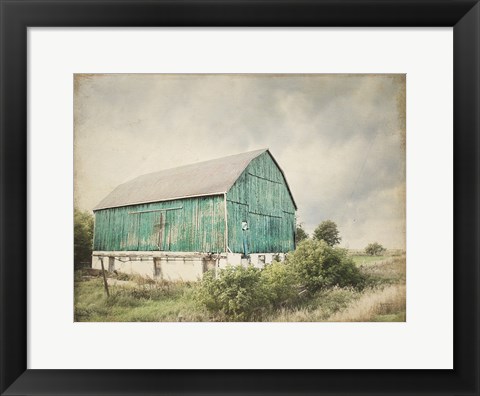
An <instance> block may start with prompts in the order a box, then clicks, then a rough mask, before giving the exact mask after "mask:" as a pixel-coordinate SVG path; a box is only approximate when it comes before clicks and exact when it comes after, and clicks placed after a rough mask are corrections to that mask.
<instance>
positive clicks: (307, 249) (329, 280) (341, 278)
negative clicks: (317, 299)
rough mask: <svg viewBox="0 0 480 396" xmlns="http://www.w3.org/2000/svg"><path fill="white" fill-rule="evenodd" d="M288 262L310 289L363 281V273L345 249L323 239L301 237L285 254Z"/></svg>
mask: <svg viewBox="0 0 480 396" xmlns="http://www.w3.org/2000/svg"><path fill="white" fill-rule="evenodd" d="M287 263H288V264H289V265H291V266H292V270H293V271H294V272H295V275H296V277H297V279H298V281H299V282H300V283H301V284H302V285H304V286H305V287H306V288H307V289H308V290H309V291H310V292H316V291H317V290H321V289H325V288H327V287H332V286H340V287H345V286H353V287H357V288H362V287H363V285H364V281H365V276H364V275H362V273H361V272H360V271H359V269H358V268H357V267H356V266H355V264H354V262H353V260H352V259H351V258H349V257H348V255H347V250H346V249H340V248H335V247H332V246H329V245H328V244H327V243H326V242H325V241H323V240H320V241H319V240H305V241H302V242H301V243H300V244H299V245H298V247H297V249H296V250H295V251H294V252H292V253H291V254H290V255H289V256H288V257H287Z"/></svg>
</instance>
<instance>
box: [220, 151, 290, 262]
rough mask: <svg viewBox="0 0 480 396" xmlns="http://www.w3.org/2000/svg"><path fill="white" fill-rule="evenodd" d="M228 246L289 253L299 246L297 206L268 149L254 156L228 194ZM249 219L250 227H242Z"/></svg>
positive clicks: (243, 251)
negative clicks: (296, 234)
mask: <svg viewBox="0 0 480 396" xmlns="http://www.w3.org/2000/svg"><path fill="white" fill-rule="evenodd" d="M226 200H227V219H228V247H229V249H230V250H231V251H232V252H235V253H245V251H247V252H248V253H264V252H272V253H281V252H283V253H285V252H288V251H291V250H293V249H294V248H295V246H294V236H295V209H296V205H295V202H294V200H293V198H292V196H291V193H290V189H289V187H288V184H287V182H286V179H285V176H284V174H283V172H282V170H281V169H280V168H279V166H278V165H277V163H276V161H275V160H274V159H273V157H272V155H271V154H270V152H269V151H268V150H267V151H265V152H263V153H262V154H260V155H259V156H257V157H256V158H254V159H253V160H252V161H251V162H250V163H249V164H248V166H247V167H246V169H245V170H244V171H243V173H242V174H241V176H240V177H239V178H238V179H237V181H236V182H235V183H234V185H233V186H232V187H231V188H230V190H229V191H228V192H227V194H226ZM242 222H247V224H248V230H242Z"/></svg>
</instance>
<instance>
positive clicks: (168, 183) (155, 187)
mask: <svg viewBox="0 0 480 396" xmlns="http://www.w3.org/2000/svg"><path fill="white" fill-rule="evenodd" d="M265 151H268V149H262V150H255V151H250V152H247V153H242V154H236V155H231V156H228V157H223V158H218V159H214V160H210V161H205V162H198V163H195V164H190V165H185V166H181V167H178V168H172V169H166V170H162V171H160V172H154V173H148V174H146V175H142V176H139V177H137V178H135V179H133V180H130V181H128V182H126V183H123V184H120V185H119V186H118V187H117V188H115V190H113V191H112V192H111V193H110V194H109V195H107V196H106V197H105V198H104V199H103V200H102V201H101V202H100V203H99V204H98V205H97V206H96V207H95V208H94V209H93V210H94V211H95V210H100V209H107V208H114V207H120V206H127V205H135V204H142V203H148V202H160V201H168V200H173V199H182V198H188V197H198V196H209V195H217V194H223V193H226V192H227V191H228V190H229V189H230V187H232V186H233V184H234V183H235V181H236V180H237V179H238V178H239V177H240V175H241V174H242V172H243V171H244V170H245V168H246V167H247V166H248V164H249V163H250V161H252V160H253V159H254V158H256V157H258V156H259V155H260V154H262V153H264V152H265ZM272 158H273V156H272ZM277 166H278V164H277ZM282 173H283V172H282ZM292 199H293V197H292Z"/></svg>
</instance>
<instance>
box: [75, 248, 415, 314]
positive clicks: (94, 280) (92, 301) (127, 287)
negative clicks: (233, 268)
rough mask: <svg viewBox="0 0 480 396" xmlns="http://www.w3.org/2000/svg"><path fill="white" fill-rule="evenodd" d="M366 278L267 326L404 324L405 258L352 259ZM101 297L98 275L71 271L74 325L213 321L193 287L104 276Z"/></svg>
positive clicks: (318, 295) (324, 293)
mask: <svg viewBox="0 0 480 396" xmlns="http://www.w3.org/2000/svg"><path fill="white" fill-rule="evenodd" d="M353 258H354V260H355V262H356V263H357V264H358V265H359V266H360V268H361V270H362V271H363V272H364V273H365V274H366V275H368V285H367V287H366V288H365V289H364V290H362V291H358V290H356V289H353V288H339V287H334V288H331V289H327V290H321V291H319V292H317V293H316V294H315V295H314V296H312V298H310V299H308V300H306V301H305V302H303V303H299V304H298V305H297V306H295V307H290V308H288V309H287V308H281V309H278V310H277V311H275V312H274V313H270V314H268V315H266V316H264V317H262V318H259V320H262V321H267V322H318V321H324V322H328V321H329V322H370V321H378V322H402V321H405V320H406V291H405V290H406V288H405V256H399V257H398V256H397V257H392V256H381V257H371V256H353ZM108 283H109V285H110V287H109V291H110V297H108V298H107V296H106V294H105V291H104V286H103V279H102V277H101V274H100V272H99V271H95V270H80V271H77V272H76V273H75V321H90V322H178V321H186V322H202V321H216V320H219V319H218V318H215V317H213V316H212V315H211V313H209V312H207V310H206V309H205V308H204V307H203V306H201V305H199V304H198V303H197V302H196V298H195V294H196V292H197V288H198V285H197V284H195V283H180V282H178V283H171V282H161V281H153V280H151V279H145V278H141V277H135V276H128V275H125V274H119V275H116V274H113V273H111V274H108Z"/></svg>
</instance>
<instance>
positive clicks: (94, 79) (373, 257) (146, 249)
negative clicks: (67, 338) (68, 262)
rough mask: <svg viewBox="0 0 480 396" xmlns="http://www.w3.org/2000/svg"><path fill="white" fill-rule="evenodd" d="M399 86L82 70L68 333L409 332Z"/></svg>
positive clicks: (76, 83) (372, 79)
mask: <svg viewBox="0 0 480 396" xmlns="http://www.w3.org/2000/svg"><path fill="white" fill-rule="evenodd" d="M406 81H407V76H406V75H405V74H74V75H73V87H74V90H73V95H74V98H73V106H74V109H73V127H74V140H73V142H74V147H73V154H74V175H73V179H74V186H73V188H74V202H73V207H72V214H73V217H74V249H73V253H74V260H73V261H74V280H73V287H74V307H73V317H74V321H75V322H406V321H407V312H406V287H407V285H406V256H407V252H406Z"/></svg>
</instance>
